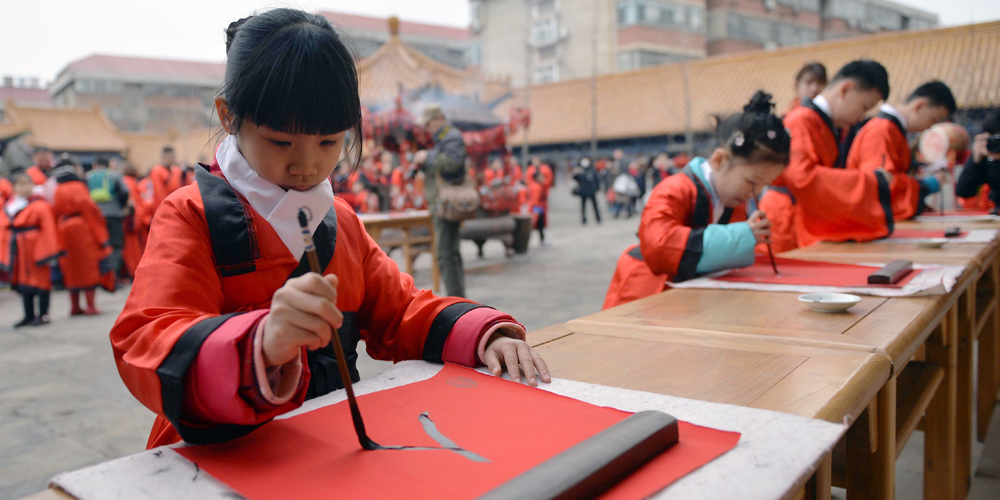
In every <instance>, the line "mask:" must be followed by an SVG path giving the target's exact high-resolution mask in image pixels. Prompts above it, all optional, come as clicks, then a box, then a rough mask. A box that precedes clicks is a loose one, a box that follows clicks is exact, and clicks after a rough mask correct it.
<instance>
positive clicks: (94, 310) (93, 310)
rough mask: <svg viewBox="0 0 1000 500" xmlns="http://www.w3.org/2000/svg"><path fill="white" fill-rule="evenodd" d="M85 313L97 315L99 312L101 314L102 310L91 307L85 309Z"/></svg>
mask: <svg viewBox="0 0 1000 500" xmlns="http://www.w3.org/2000/svg"><path fill="white" fill-rule="evenodd" d="M83 314H85V315H87V316H97V315H98V314H101V311H98V310H97V309H96V308H93V307H91V308H90V309H87V310H86V311H83Z"/></svg>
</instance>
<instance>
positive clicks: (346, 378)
mask: <svg viewBox="0 0 1000 500" xmlns="http://www.w3.org/2000/svg"><path fill="white" fill-rule="evenodd" d="M299 227H301V228H302V240H303V242H305V247H306V259H309V270H310V271H312V272H314V273H316V274H319V275H322V274H323V270H322V269H320V267H319V258H318V257H316V245H314V244H313V239H312V234H311V233H310V231H309V220H308V219H307V218H306V213H305V211H304V210H302V209H301V208H300V209H299ZM330 343H331V344H333V350H334V353H336V355H337V367H338V368H340V380H341V381H342V382H343V384H344V390H345V391H347V402H348V404H349V405H350V406H351V419H352V420H354V432H356V433H357V434H358V442H359V443H361V447H362V448H364V449H366V450H378V449H381V448H382V447H381V446H379V445H378V444H376V443H375V442H374V441H372V440H371V439H370V438H369V437H368V434H367V433H365V421H364V420H362V419H361V410H359V409H358V400H357V399H355V398H354V387H353V385H352V384H351V374H350V373H348V371H347V358H346V357H345V356H344V346H343V345H341V342H340V333H339V332H337V330H336V329H335V330H334V331H333V338H332V339H330Z"/></svg>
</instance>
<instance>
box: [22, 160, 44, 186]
mask: <svg viewBox="0 0 1000 500" xmlns="http://www.w3.org/2000/svg"><path fill="white" fill-rule="evenodd" d="M25 173H27V174H28V177H31V182H34V183H35V185H36V186H41V185H42V184H45V181H47V180H49V176H48V174H46V173H45V172H43V171H42V169H40V168H38V165H32V166H30V167H28V170H26V171H25Z"/></svg>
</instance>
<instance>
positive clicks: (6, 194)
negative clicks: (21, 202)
mask: <svg viewBox="0 0 1000 500" xmlns="http://www.w3.org/2000/svg"><path fill="white" fill-rule="evenodd" d="M13 197H14V185H13V184H11V183H10V181H9V180H7V179H6V178H4V177H0V207H2V206H4V205H6V204H7V200H10V199H11V198H13Z"/></svg>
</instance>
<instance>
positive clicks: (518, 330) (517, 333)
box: [476, 322, 528, 365]
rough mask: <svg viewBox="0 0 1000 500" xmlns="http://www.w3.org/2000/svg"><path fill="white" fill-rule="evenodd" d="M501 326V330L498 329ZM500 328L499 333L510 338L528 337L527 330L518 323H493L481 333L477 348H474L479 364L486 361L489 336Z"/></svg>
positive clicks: (483, 363)
mask: <svg viewBox="0 0 1000 500" xmlns="http://www.w3.org/2000/svg"><path fill="white" fill-rule="evenodd" d="M501 328H503V330H500V329H501ZM497 330H500V333H501V334H503V335H506V336H508V337H510V338H512V339H518V340H525V339H526V338H528V334H527V332H525V331H524V326H521V324H520V323H516V322H515V323H508V322H501V323H494V324H493V325H492V326H490V328H489V329H488V330H486V332H485V333H483V336H482V338H481V339H480V340H479V348H478V349H476V358H477V361H479V364H482V365H485V364H486V361H485V358H486V343H487V342H489V341H490V337H492V336H493V332H496V331H497Z"/></svg>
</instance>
